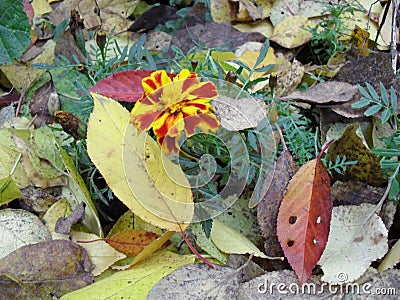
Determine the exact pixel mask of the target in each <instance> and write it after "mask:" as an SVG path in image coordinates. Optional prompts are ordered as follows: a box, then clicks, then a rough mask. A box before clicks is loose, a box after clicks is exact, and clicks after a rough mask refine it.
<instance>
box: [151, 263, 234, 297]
mask: <svg viewBox="0 0 400 300" xmlns="http://www.w3.org/2000/svg"><path fill="white" fill-rule="evenodd" d="M234 272H235V269H232V268H229V267H223V266H219V265H216V266H215V268H214V269H211V268H210V267H209V266H207V265H205V264H191V265H186V266H183V267H180V268H179V269H177V270H175V271H174V272H172V273H171V274H169V275H167V276H165V277H164V278H163V279H161V280H160V281H159V282H158V283H156V285H155V286H154V287H153V288H152V289H151V291H150V292H149V294H148V296H147V299H149V300H156V299H160V300H161V299H162V300H167V299H170V300H173V299H221V300H222V299H236V298H237V294H238V292H239V287H240V286H239V283H240V274H241V273H240V272H237V274H234Z"/></svg>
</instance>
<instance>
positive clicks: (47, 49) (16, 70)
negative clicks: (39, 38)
mask: <svg viewBox="0 0 400 300" xmlns="http://www.w3.org/2000/svg"><path fill="white" fill-rule="evenodd" d="M54 47H55V42H54V41H53V40H51V39H50V40H48V41H47V42H46V43H45V44H44V45H43V46H41V47H40V48H41V49H42V50H43V51H42V53H41V54H39V55H38V56H36V57H35V58H34V59H32V60H30V61H28V62H18V61H14V63H13V64H12V65H6V66H5V65H4V66H0V70H1V71H2V72H3V73H4V75H6V77H7V79H8V80H9V81H10V82H11V84H12V85H13V86H14V88H15V89H16V90H17V91H22V89H23V88H24V86H30V85H31V84H32V82H34V81H35V80H36V79H37V78H39V76H40V75H41V74H42V73H44V72H45V70H42V69H37V68H32V65H33V64H37V63H40V64H52V63H53V60H54Z"/></svg>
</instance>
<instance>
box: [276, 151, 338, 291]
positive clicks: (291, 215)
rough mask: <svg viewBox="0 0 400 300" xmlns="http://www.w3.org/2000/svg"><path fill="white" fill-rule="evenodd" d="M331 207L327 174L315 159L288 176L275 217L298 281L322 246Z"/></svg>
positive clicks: (302, 279)
mask: <svg viewBox="0 0 400 300" xmlns="http://www.w3.org/2000/svg"><path fill="white" fill-rule="evenodd" d="M331 211H332V199H331V194H330V182H329V175H328V173H327V171H326V169H325V167H324V165H323V164H322V162H321V161H320V160H318V159H314V160H312V161H309V162H308V163H306V164H305V165H303V166H302V167H301V168H300V169H299V170H298V171H297V173H296V174H295V175H294V176H293V178H292V179H291V180H290V182H289V185H288V188H287V192H286V194H285V196H284V197H283V200H282V203H281V206H280V208H279V213H278V221H277V234H278V239H279V242H280V244H281V246H282V249H283V251H284V253H285V256H286V258H287V259H288V261H289V263H290V265H291V266H292V268H293V270H294V271H295V272H296V274H297V276H298V278H299V281H300V284H303V283H305V282H306V281H307V279H308V278H309V277H310V275H311V271H312V269H313V268H314V267H315V265H316V264H317V262H318V260H319V258H320V257H321V254H322V252H323V251H324V249H325V245H326V242H327V240H328V235H329V224H330V219H331Z"/></svg>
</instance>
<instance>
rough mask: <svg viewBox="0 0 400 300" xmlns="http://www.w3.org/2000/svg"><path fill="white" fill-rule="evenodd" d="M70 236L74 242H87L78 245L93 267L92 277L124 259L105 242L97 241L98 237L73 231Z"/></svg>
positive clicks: (121, 254) (123, 256)
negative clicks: (84, 251)
mask: <svg viewBox="0 0 400 300" xmlns="http://www.w3.org/2000/svg"><path fill="white" fill-rule="evenodd" d="M71 234H72V239H73V241H74V242H77V241H87V242H89V243H78V244H79V245H80V246H82V247H83V248H85V249H86V251H87V253H88V255H89V257H90V261H91V262H92V263H93V264H94V265H95V268H94V269H93V270H92V273H93V275H94V276H97V275H99V274H101V273H102V272H103V271H104V270H106V269H107V268H108V267H109V266H111V265H112V264H114V263H115V262H116V261H118V260H120V259H123V258H125V257H126V256H125V254H123V253H120V252H118V251H117V250H115V249H114V248H113V247H111V246H110V245H108V244H107V243H106V242H105V241H102V240H99V239H100V237H99V236H97V235H95V234H91V233H85V232H77V231H73V232H71ZM90 241H92V242H90Z"/></svg>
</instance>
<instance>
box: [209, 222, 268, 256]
mask: <svg viewBox="0 0 400 300" xmlns="http://www.w3.org/2000/svg"><path fill="white" fill-rule="evenodd" d="M210 239H211V240H212V242H213V243H214V244H215V246H217V248H218V249H219V250H221V251H223V252H225V253H232V254H246V253H249V254H251V253H253V254H254V256H257V257H261V258H267V256H266V255H265V254H264V253H262V252H261V251H260V250H259V249H258V248H257V247H256V246H255V245H254V244H253V243H252V242H251V241H250V240H249V239H248V238H246V237H245V236H244V235H242V234H240V233H239V232H238V231H236V230H234V229H232V228H230V227H228V226H226V225H225V224H223V223H221V222H219V221H217V220H214V221H213V226H212V230H211V234H210Z"/></svg>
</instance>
